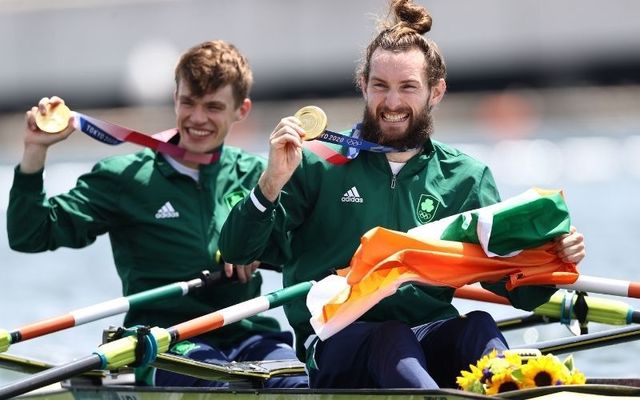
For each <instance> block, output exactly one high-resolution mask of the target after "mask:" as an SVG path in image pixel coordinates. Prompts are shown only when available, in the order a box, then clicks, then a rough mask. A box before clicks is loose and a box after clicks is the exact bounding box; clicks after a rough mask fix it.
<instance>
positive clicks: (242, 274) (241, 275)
mask: <svg viewBox="0 0 640 400" xmlns="http://www.w3.org/2000/svg"><path fill="white" fill-rule="evenodd" d="M259 265H260V261H254V262H252V263H251V264H247V265H237V264H229V263H224V274H225V275H226V277H227V278H231V277H232V276H233V270H234V269H235V270H236V273H237V274H238V280H239V281H240V282H242V283H247V282H249V281H250V280H251V277H252V276H253V273H254V272H256V270H257V269H258V266H259Z"/></svg>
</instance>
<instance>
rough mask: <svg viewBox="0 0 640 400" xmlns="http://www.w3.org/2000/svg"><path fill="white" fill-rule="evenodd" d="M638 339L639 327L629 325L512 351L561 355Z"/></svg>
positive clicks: (639, 335)
mask: <svg viewBox="0 0 640 400" xmlns="http://www.w3.org/2000/svg"><path fill="white" fill-rule="evenodd" d="M638 339H640V326H639V325H636V324H634V325H629V326H624V327H622V328H616V329H609V330H607V331H602V332H595V333H587V334H584V335H580V336H571V337H566V338H562V339H555V340H548V341H545V342H538V343H536V344H528V345H524V346H514V347H513V348H514V349H518V348H527V349H530V348H532V347H534V348H537V349H539V350H540V352H542V354H548V353H553V354H562V353H569V352H572V351H578V350H588V349H592V348H596V347H601V346H608V345H613V344H617V343H625V342H631V341H633V340H638Z"/></svg>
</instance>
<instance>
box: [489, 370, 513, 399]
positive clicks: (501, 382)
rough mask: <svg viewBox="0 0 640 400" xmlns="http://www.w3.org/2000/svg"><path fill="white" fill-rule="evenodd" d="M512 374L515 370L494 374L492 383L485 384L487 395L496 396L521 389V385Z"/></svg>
mask: <svg viewBox="0 0 640 400" xmlns="http://www.w3.org/2000/svg"><path fill="white" fill-rule="evenodd" d="M512 372H513V370H512V369H511V368H508V369H506V370H503V371H501V372H498V373H496V374H494V375H493V378H491V382H488V383H487V384H485V389H484V390H485V394H487V395H494V394H498V393H504V392H510V391H512V390H518V389H520V384H519V383H518V380H517V379H516V377H515V376H514V374H513V373H512Z"/></svg>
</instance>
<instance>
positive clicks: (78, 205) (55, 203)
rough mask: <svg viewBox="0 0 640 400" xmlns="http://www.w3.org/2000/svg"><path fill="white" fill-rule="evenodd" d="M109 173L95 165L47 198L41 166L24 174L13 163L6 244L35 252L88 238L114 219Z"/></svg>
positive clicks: (113, 186) (83, 243) (114, 188)
mask: <svg viewBox="0 0 640 400" xmlns="http://www.w3.org/2000/svg"><path fill="white" fill-rule="evenodd" d="M110 175H112V174H108V173H105V171H102V170H101V168H100V167H99V166H96V167H95V168H94V170H93V171H92V172H91V173H88V174H85V175H83V176H81V177H80V178H79V179H78V181H77V183H76V186H75V187H74V188H73V189H71V190H70V191H69V192H67V193H64V194H60V195H57V196H53V197H50V198H47V197H46V193H45V191H44V185H43V171H39V172H36V173H33V174H24V173H22V172H20V167H19V166H18V167H16V169H15V171H14V180H13V186H12V187H11V191H10V194H9V206H8V208H7V233H8V237H9V246H10V247H11V248H12V249H14V250H17V251H22V252H30V253H35V252H42V251H46V250H54V249H57V248H59V247H71V248H80V247H84V246H87V245H89V244H91V243H93V242H94V241H95V240H96V237H97V236H98V235H100V234H102V233H105V232H106V231H107V229H108V227H109V225H110V224H112V223H113V221H114V210H115V209H116V197H117V193H119V192H120V191H119V189H118V187H117V184H116V182H115V180H114V179H112V177H111V176H110Z"/></svg>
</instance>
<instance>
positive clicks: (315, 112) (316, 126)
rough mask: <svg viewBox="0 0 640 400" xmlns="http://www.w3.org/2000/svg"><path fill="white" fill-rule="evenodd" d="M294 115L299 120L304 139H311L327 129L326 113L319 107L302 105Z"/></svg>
mask: <svg viewBox="0 0 640 400" xmlns="http://www.w3.org/2000/svg"><path fill="white" fill-rule="evenodd" d="M294 116H295V117H296V118H298V119H299V120H300V123H301V124H302V129H304V132H305V133H306V135H305V136H304V140H313V139H315V138H317V137H318V136H320V135H322V134H323V133H324V131H325V129H327V114H325V113H324V111H322V109H321V108H320V107H316V106H306V107H302V108H301V109H299V110H298V111H297V112H296V113H295V114H294Z"/></svg>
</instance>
